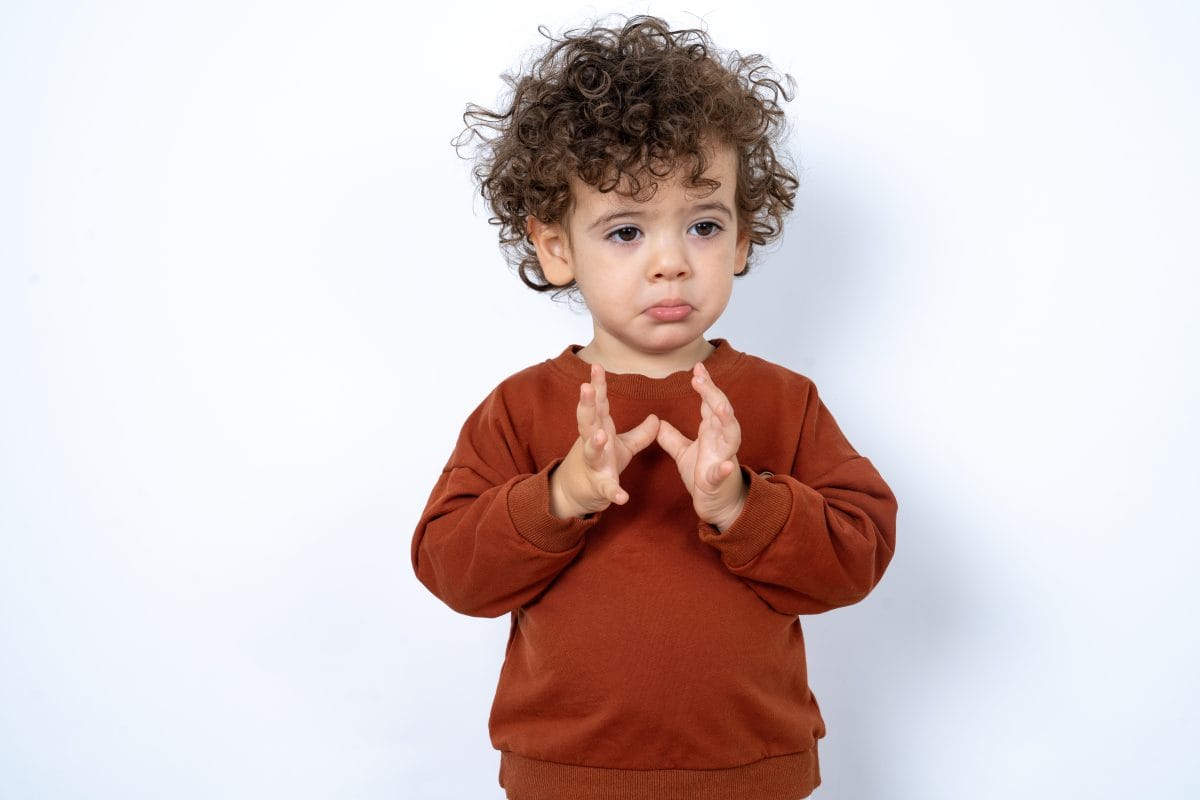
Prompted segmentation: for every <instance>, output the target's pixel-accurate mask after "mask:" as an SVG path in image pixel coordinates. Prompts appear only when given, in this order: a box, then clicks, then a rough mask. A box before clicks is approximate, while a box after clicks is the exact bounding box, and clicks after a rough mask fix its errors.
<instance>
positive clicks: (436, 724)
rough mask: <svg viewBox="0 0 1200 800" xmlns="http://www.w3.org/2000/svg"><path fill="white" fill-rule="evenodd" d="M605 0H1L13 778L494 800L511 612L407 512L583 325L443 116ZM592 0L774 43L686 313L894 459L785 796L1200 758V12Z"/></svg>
mask: <svg viewBox="0 0 1200 800" xmlns="http://www.w3.org/2000/svg"><path fill="white" fill-rule="evenodd" d="M609 10H610V9H608V8H597V7H595V6H590V5H578V6H572V5H571V4H563V3H551V2H535V3H524V4H520V5H519V6H513V7H502V6H498V5H496V4H491V3H489V4H482V3H481V4H478V5H476V6H473V7H466V8H464V7H463V6H462V4H452V5H444V6H440V7H436V8H425V9H420V10H418V11H417V12H415V16H414V14H413V13H410V12H408V11H406V10H405V9H403V8H402V7H401V5H400V4H398V3H384V2H378V3H356V2H350V3H339V4H333V3H326V4H312V3H300V4H297V3H283V2H263V1H258V2H255V1H254V0H244V1H243V2H237V3H233V2H223V3H206V4H185V3H172V4H162V3H148V2H147V3H90V2H75V3H55V2H38V3H33V2H8V3H6V4H5V5H4V6H3V9H2V10H0V109H2V112H0V113H2V114H3V118H2V121H0V797H3V798H6V800H8V799H9V798H11V799H12V800H26V799H33V798H135V797H146V798H163V797H169V798H180V799H183V798H258V797H295V798H364V799H367V798H413V799H414V800H461V798H502V796H503V793H502V791H501V790H500V789H499V787H498V786H497V784H496V771H497V765H498V760H497V756H496V754H495V752H494V751H493V750H492V749H491V747H490V743H489V741H488V738H487V730H486V723H487V713H488V709H489V706H490V702H491V697H492V692H493V690H494V688H495V681H496V677H497V674H498V670H499V667H500V663H501V660H502V656H503V647H504V642H505V638H506V635H507V628H508V623H507V621H506V620H504V619H499V620H484V619H471V618H467V617H462V616H459V615H457V614H455V613H454V612H452V611H450V610H449V609H448V608H446V607H445V606H443V605H441V603H440V602H439V601H437V600H436V599H435V598H433V597H432V596H431V595H430V594H429V593H428V592H426V591H425V589H424V588H423V587H422V586H420V584H418V583H417V581H416V579H415V578H414V576H413V574H412V569H411V564H410V561H409V546H410V540H411V535H412V531H413V527H414V526H415V523H416V520H417V517H418V515H419V513H420V511H421V509H422V507H423V505H424V502H425V499H426V497H427V495H428V492H429V489H430V488H431V487H432V485H433V481H434V480H435V478H436V476H437V473H438V471H439V470H440V468H441V466H442V465H443V464H444V462H445V460H446V458H447V456H448V455H449V452H450V448H451V446H452V444H453V441H454V438H455V436H456V435H457V432H458V428H459V426H460V425H461V423H462V421H463V419H464V418H465V416H466V414H467V413H468V412H469V411H470V410H471V409H472V408H474V406H475V405H476V404H477V403H478V402H479V400H480V399H482V397H483V396H484V395H485V394H486V393H487V392H488V391H489V390H490V389H491V388H492V387H493V386H494V385H495V384H496V383H497V382H498V381H499V380H500V379H502V378H503V377H505V376H506V375H508V374H510V373H512V372H514V371H516V370H518V369H520V368H523V367H525V366H527V365H529V364H532V363H535V362H537V361H540V360H542V359H544V358H547V357H550V356H553V355H555V354H556V353H558V352H559V351H561V349H562V348H563V347H564V346H565V345H566V344H567V343H569V342H579V343H583V342H585V341H586V338H587V336H588V332H589V326H588V323H587V319H586V317H585V316H583V315H581V314H580V313H578V312H573V311H571V310H570V309H568V308H566V307H565V306H563V305H562V304H556V303H553V302H551V301H550V300H549V299H548V298H546V297H543V296H538V295H535V294H534V293H533V292H530V291H528V290H526V289H525V288H524V287H523V286H522V285H521V284H520V282H519V281H518V280H517V279H516V278H515V277H514V276H513V275H511V274H510V273H509V272H508V271H507V269H506V268H505V266H504V264H503V262H502V260H501V257H500V254H499V252H498V249H497V247H496V243H495V233H494V231H493V230H492V229H491V228H490V227H489V226H488V224H487V222H486V218H487V213H486V210H485V209H484V208H483V205H482V203H481V202H480V201H479V199H478V198H477V197H476V196H475V194H474V192H475V190H474V187H473V185H472V183H471V181H470V177H469V170H468V166H467V165H466V164H465V163H464V162H462V161H460V160H459V159H458V158H457V157H456V156H455V154H454V151H453V149H452V148H451V147H450V145H449V142H450V140H451V138H453V137H454V136H455V134H457V132H458V131H459V128H460V116H461V114H462V111H463V109H464V106H465V104H466V103H467V102H469V101H473V102H478V103H482V104H484V105H487V104H489V103H492V102H493V101H494V100H495V99H496V96H497V93H498V92H499V91H500V89H501V82H500V78H499V75H500V73H501V72H502V71H504V70H507V69H510V68H512V67H514V66H516V65H517V64H518V63H519V61H520V57H521V55H522V51H523V50H525V49H526V48H529V47H533V46H535V45H537V44H538V43H539V42H540V41H541V40H540V38H539V37H538V35H537V30H536V29H537V26H538V25H539V24H545V25H547V26H549V27H550V28H551V29H552V30H555V31H558V30H561V29H563V28H564V27H566V26H568V25H577V24H579V23H582V22H585V21H586V20H587V19H588V18H590V17H592V16H594V15H596V14H597V13H602V12H606V11H609ZM612 10H617V11H622V12H634V13H636V12H644V11H649V12H651V13H657V14H661V15H663V16H665V17H667V18H668V19H669V20H670V21H672V22H673V23H674V24H676V25H677V26H684V25H694V24H696V23H697V21H698V20H703V21H704V22H705V23H706V24H707V25H708V27H709V30H710V32H711V33H712V35H713V37H714V39H715V40H716V42H717V44H718V45H720V46H723V47H727V48H737V49H740V50H742V51H743V52H761V53H764V54H765V55H767V56H768V57H769V58H770V59H771V60H772V61H773V62H774V63H775V64H776V65H777V66H779V67H780V68H781V69H784V70H786V71H788V72H790V73H791V74H792V75H794V76H795V78H796V80H797V95H796V99H795V101H794V102H793V103H791V104H790V105H789V113H790V117H791V120H792V123H793V126H794V129H795V132H794V136H793V141H792V145H793V149H794V152H795V154H796V156H797V158H798V160H799V162H800V165H801V167H802V170H803V174H802V181H803V183H802V187H801V190H800V194H799V196H798V198H797V207H796V210H795V212H794V213H793V215H792V217H791V218H790V220H789V223H788V228H787V231H786V234H785V237H784V240H783V241H782V243H781V244H780V245H779V246H778V247H776V248H775V249H773V250H771V251H770V252H767V253H764V254H763V258H762V260H761V263H760V264H759V266H758V268H757V269H756V271H755V273H756V274H753V275H751V276H749V277H747V279H746V280H745V281H741V282H739V283H738V285H737V287H736V289H735V294H734V299H733V302H732V304H731V306H730V309H729V311H728V312H727V313H726V316H725V317H724V318H723V319H722V320H721V321H720V323H719V324H718V326H717V327H716V328H715V329H714V330H713V331H712V335H715V336H725V337H728V338H729V339H731V341H732V342H733V343H734V344H735V345H736V346H737V347H739V348H740V349H743V350H747V351H749V352H753V353H756V354H758V355H761V356H764V357H766V358H769V359H771V360H774V361H777V362H779V363H782V364H784V365H786V366H789V367H792V368H793V369H796V370H798V371H801V372H804V373H805V374H807V375H809V376H810V377H812V378H813V379H814V380H815V381H816V382H817V385H818V386H819V387H820V388H821V391H822V395H823V397H824V398H825V399H826V401H827V402H828V404H829V406H830V408H831V409H832V410H833V412H834V414H835V415H836V416H837V418H838V421H839V423H840V424H841V426H842V428H843V429H844V430H845V431H846V432H847V434H848V436H849V438H850V440H851V441H852V442H853V443H854V444H855V446H856V447H857V448H858V449H859V450H860V451H861V452H863V453H864V454H865V455H867V456H869V457H870V458H871V460H872V461H873V462H874V463H875V464H876V466H878V467H879V469H880V471H881V472H882V473H883V475H884V476H885V477H886V478H887V480H888V481H889V483H890V484H891V485H892V487H893V488H894V489H895V491H896V493H897V495H898V497H899V501H900V525H899V534H898V548H897V555H896V558H895V561H894V562H893V564H892V566H891V569H890V571H889V573H888V574H887V575H886V576H885V578H884V581H883V583H882V584H881V585H880V587H879V588H878V589H877V591H876V592H875V593H874V594H873V595H872V596H871V597H869V598H868V599H867V600H866V601H865V602H864V603H862V604H861V605H858V606H855V607H852V608H848V609H843V610H839V611H836V612H833V613H830V614H826V615H821V616H818V617H814V618H811V619H807V620H806V621H805V624H806V631H807V634H808V639H809V655H810V662H811V672H812V674H811V680H812V684H813V687H814V690H815V692H816V694H817V696H818V698H819V700H820V701H821V705H822V708H823V710H824V712H825V714H826V717H827V722H828V725H829V736H828V737H827V739H826V740H825V741H824V742H823V743H822V750H821V756H822V773H823V776H824V779H825V785H824V786H823V787H822V788H821V789H819V790H818V792H817V795H816V796H817V797H820V798H844V799H845V800H875V799H880V800H935V799H936V800H941V799H943V798H944V799H945V800H960V799H961V798H973V800H990V799H991V798H1011V797H1016V796H1021V797H1039V798H1041V797H1044V798H1051V797H1058V796H1067V797H1089V798H1096V799H1097V800H1099V799H1100V798H1128V797H1153V798H1156V800H1166V799H1167V798H1181V799H1182V798H1191V797H1195V796H1197V793H1200V771H1198V768H1197V766H1196V763H1197V762H1196V760H1195V758H1194V753H1193V750H1194V743H1195V741H1196V736H1197V715H1198V713H1200V701H1198V697H1197V691H1196V689H1195V685H1194V676H1195V675H1196V674H1197V673H1198V672H1200V658H1198V657H1197V652H1196V644H1195V642H1196V637H1195V629H1196V623H1197V610H1198V609H1197V596H1196V591H1195V590H1194V588H1193V587H1192V584H1193V580H1192V572H1193V569H1194V565H1195V564H1196V563H1197V560H1198V557H1200V548H1198V546H1197V533H1198V531H1197V525H1196V522H1195V516H1194V515H1195V507H1196V496H1197V492H1196V487H1197V482H1198V481H1197V479H1198V478H1200V474H1198V470H1197V466H1196V464H1197V446H1198V445H1200V441H1198V436H1197V428H1196V425H1195V423H1194V419H1193V416H1192V415H1193V413H1194V409H1195V408H1196V407H1197V405H1198V399H1200V398H1198V394H1200V393H1198V391H1197V383H1198V382H1197V379H1196V375H1195V373H1196V367H1197V364H1198V363H1200V360H1198V358H1197V355H1198V354H1197V346H1196V342H1197V340H1198V339H1200V331H1198V330H1197V325H1196V323H1195V310H1196V307H1197V297H1196V293H1197V292H1196V290H1197V287H1198V281H1197V278H1196V272H1197V267H1200V259H1198V257H1197V256H1198V251H1200V248H1197V245H1196V240H1195V223H1196V219H1197V217H1198V216H1200V203H1198V200H1197V186H1200V156H1198V155H1197V152H1196V148H1195V142H1197V141H1200V111H1198V109H1197V102H1196V92H1195V85H1194V84H1195V76H1196V75H1197V74H1200V58H1198V57H1197V56H1196V54H1195V52H1196V51H1195V48H1194V44H1195V42H1196V41H1197V40H1198V39H1200V11H1198V10H1197V8H1196V6H1195V5H1194V4H1188V3H1183V2H1178V3H1170V2H1149V3H1137V4H1135V3H1132V2H1127V3H1114V2H1099V3H1096V2H1091V3H1084V2H1059V3H1034V2H1028V1H1022V2H1015V3H1007V4H991V3H982V2H980V3H955V2H949V0H946V1H945V2H915V3H905V4H895V3H886V2H879V1H878V0H874V1H872V2H852V3H838V4H828V3H812V2H805V1H801V2H789V3H783V2H776V3H761V2H754V1H753V0H747V2H742V3H738V4H736V6H735V5H733V4H717V5H714V6H677V5H667V4H657V3H646V4H639V5H636V6H619V7H616V8H614V9H612ZM501 12H502V13H503V16H501ZM564 401H569V399H564Z"/></svg>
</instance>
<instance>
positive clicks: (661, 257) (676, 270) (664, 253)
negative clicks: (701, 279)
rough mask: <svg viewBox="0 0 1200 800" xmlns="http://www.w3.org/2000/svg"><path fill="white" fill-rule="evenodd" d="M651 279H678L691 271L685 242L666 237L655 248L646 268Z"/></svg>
mask: <svg viewBox="0 0 1200 800" xmlns="http://www.w3.org/2000/svg"><path fill="white" fill-rule="evenodd" d="M646 273H647V277H649V278H650V279H651V280H656V281H661V280H678V279H680V278H686V277H687V276H688V275H689V274H690V273H691V268H690V267H689V266H688V258H687V251H686V249H685V248H684V243H683V242H682V241H681V240H679V239H677V238H675V237H665V238H664V239H663V240H662V241H660V242H659V243H658V246H657V247H655V248H654V252H653V253H652V254H651V256H650V263H649V264H648V265H647V269H646Z"/></svg>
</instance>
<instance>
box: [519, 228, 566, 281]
mask: <svg viewBox="0 0 1200 800" xmlns="http://www.w3.org/2000/svg"><path fill="white" fill-rule="evenodd" d="M525 231H526V232H527V233H528V234H529V241H531V242H532V243H533V248H534V250H536V251H537V257H538V264H540V265H541V267H542V274H543V275H545V276H546V280H548V281H550V282H551V283H553V284H554V285H555V286H566V285H567V284H568V283H570V282H571V281H572V280H574V278H575V269H574V267H573V266H572V265H571V247H570V245H569V244H568V243H567V237H566V233H565V232H564V231H563V227H562V223H561V222H542V221H541V220H540V219H538V218H537V217H535V216H533V215H532V214H530V215H529V216H527V217H526V218H525Z"/></svg>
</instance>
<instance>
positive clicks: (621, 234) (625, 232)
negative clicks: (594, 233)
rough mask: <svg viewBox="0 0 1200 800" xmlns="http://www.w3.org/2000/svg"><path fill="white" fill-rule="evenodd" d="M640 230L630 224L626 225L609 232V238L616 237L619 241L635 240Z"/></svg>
mask: <svg viewBox="0 0 1200 800" xmlns="http://www.w3.org/2000/svg"><path fill="white" fill-rule="evenodd" d="M638 233H640V231H639V230H638V229H637V228H635V227H633V226H632V225H626V226H625V227H624V228H617V229H616V230H615V231H613V232H612V233H610V234H609V238H612V237H616V239H617V241H620V242H633V241H636V240H637V237H638Z"/></svg>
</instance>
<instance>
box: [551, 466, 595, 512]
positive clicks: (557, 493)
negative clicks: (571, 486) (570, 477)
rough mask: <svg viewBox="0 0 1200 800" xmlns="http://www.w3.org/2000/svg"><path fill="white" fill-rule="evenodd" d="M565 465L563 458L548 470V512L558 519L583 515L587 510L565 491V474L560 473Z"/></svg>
mask: <svg viewBox="0 0 1200 800" xmlns="http://www.w3.org/2000/svg"><path fill="white" fill-rule="evenodd" d="M565 465H566V461H565V460H564V461H563V462H562V463H560V464H559V465H558V466H557V467H555V468H554V469H552V470H551V471H550V513H551V514H553V515H554V516H556V517H558V518H559V519H571V518H573V517H575V518H577V517H585V516H587V514H588V510H587V509H586V508H584V507H583V506H582V505H580V504H579V503H578V502H576V501H575V500H574V499H573V498H572V496H571V494H570V492H568V491H567V482H568V481H567V480H566V477H565V475H563V474H560V473H562V471H563V468H564V467H565Z"/></svg>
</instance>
